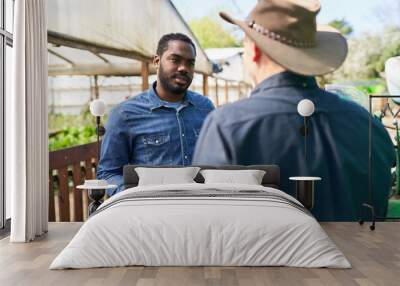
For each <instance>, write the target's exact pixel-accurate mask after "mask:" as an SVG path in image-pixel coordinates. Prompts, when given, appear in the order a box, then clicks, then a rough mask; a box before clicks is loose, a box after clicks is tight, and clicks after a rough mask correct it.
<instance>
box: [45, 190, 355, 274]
mask: <svg viewBox="0 0 400 286" xmlns="http://www.w3.org/2000/svg"><path fill="white" fill-rule="evenodd" d="M174 190H177V192H176V193H177V195H175V196H173V197H162V196H161V197H155V198H154V197H150V198H146V197H142V198H135V196H137V195H138V194H140V195H142V194H143V195H144V196H146V194H147V193H150V192H151V193H153V194H154V193H155V192H160V194H163V192H168V191H174ZM185 191H189V193H190V192H198V193H200V194H207V193H208V192H210V193H214V194H215V192H228V193H229V192H231V193H235V192H236V193H238V194H239V193H240V194H241V196H240V197H237V196H235V194H233V195H228V196H226V197H219V196H207V195H203V196H201V197H196V196H190V195H185V196H183V195H182V196H180V195H179V192H182V194H183V193H184V192H185ZM251 191H255V192H256V191H262V192H265V194H266V195H268V196H270V198H268V199H265V198H262V197H254V196H252V195H251V194H252V192H251ZM138 192H142V193H138ZM146 192H147V193H146ZM247 192H248V194H249V196H248V197H246V196H247ZM262 194H264V193H262ZM131 197H133V198H131ZM298 205H300V203H299V202H297V201H296V200H295V199H293V198H292V197H290V196H288V195H286V194H285V193H283V192H281V191H279V190H277V189H273V188H266V187H262V186H255V185H238V184H235V185H233V184H179V185H177V184H176V185H164V186H147V187H135V188H131V189H128V190H125V191H124V192H121V193H119V194H117V195H115V196H113V197H112V198H110V199H108V200H107V201H105V202H104V203H103V204H102V205H101V206H100V208H99V210H98V212H97V213H96V214H95V215H93V216H92V217H91V218H90V219H89V220H88V221H87V222H86V223H85V224H83V226H82V227H81V229H80V230H79V232H78V233H77V234H76V235H75V237H74V238H73V239H72V241H71V242H70V243H69V244H68V245H67V246H66V247H65V249H64V250H63V251H62V252H61V253H60V254H59V255H58V256H57V257H56V259H55V260H54V261H53V262H52V264H51V265H50V269H63V268H91V267H113V266H127V265H145V266H189V265H190V266H194V265H198V266H200V265H204V266H206V265H214V266H241V265H243V266H244V265H246V266H294V267H333V268H350V267H351V266H350V263H349V262H348V261H347V259H346V258H345V257H344V255H343V254H342V252H341V251H340V250H339V249H338V248H337V247H336V245H335V244H334V243H333V242H332V241H331V240H330V238H329V237H328V236H327V234H326V233H325V232H324V230H323V229H322V228H321V226H320V225H319V224H318V222H317V221H316V220H315V219H314V218H313V217H312V216H311V215H310V214H308V213H307V212H305V211H303V210H302V209H301V207H298Z"/></svg>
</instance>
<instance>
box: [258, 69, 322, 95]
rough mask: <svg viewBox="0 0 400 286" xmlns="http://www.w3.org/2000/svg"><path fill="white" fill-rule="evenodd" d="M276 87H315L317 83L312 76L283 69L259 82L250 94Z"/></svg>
mask: <svg viewBox="0 0 400 286" xmlns="http://www.w3.org/2000/svg"><path fill="white" fill-rule="evenodd" d="M276 87H303V88H316V87H318V85H317V81H316V80H315V78H314V77H311V76H304V75H299V74H295V73H292V72H290V71H284V72H281V73H277V74H274V75H272V76H270V77H268V78H266V79H264V80H263V81H262V82H260V83H259V84H258V85H257V86H256V87H255V88H254V90H253V91H252V92H251V96H253V95H257V94H259V93H260V92H263V91H265V90H268V89H271V88H276Z"/></svg>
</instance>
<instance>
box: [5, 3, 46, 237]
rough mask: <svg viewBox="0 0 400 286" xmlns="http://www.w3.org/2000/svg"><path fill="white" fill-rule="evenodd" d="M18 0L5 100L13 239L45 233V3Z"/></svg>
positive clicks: (7, 182)
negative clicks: (11, 64) (10, 79)
mask: <svg viewBox="0 0 400 286" xmlns="http://www.w3.org/2000/svg"><path fill="white" fill-rule="evenodd" d="M46 5H47V4H46V0H17V1H16V2H15V10H14V11H15V18H14V21H15V22H14V47H13V60H14V65H13V67H14V69H13V75H12V78H13V80H12V90H13V91H12V93H11V96H10V97H8V98H6V104H7V110H6V122H7V123H6V138H7V139H6V164H7V165H6V166H7V173H6V187H7V188H10V190H11V237H10V241H12V242H28V241H31V240H33V239H34V238H35V237H36V236H40V235H42V234H43V233H44V232H47V226H48V134H47V133H48V131H47V7H46Z"/></svg>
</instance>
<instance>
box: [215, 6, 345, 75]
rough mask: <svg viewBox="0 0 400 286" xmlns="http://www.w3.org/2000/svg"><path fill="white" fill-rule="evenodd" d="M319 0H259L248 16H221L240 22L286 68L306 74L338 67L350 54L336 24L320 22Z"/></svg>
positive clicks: (261, 47)
mask: <svg viewBox="0 0 400 286" xmlns="http://www.w3.org/2000/svg"><path fill="white" fill-rule="evenodd" d="M320 9H321V5H320V3H319V1H317V0H259V1H258V3H257V5H256V6H255V7H254V9H253V10H252V11H251V12H250V15H249V16H248V18H247V19H246V20H244V21H242V20H237V19H234V18H232V17H231V16H229V15H228V14H226V13H224V12H221V13H220V16H221V17H222V18H223V19H224V20H226V21H228V22H230V23H232V24H236V25H238V26H239V27H240V28H241V29H242V30H243V31H244V32H245V33H246V35H247V36H248V37H249V38H251V39H252V40H253V41H254V42H255V43H256V45H257V47H258V48H259V49H260V50H261V51H262V52H263V53H265V54H266V55H268V56H269V57H270V58H271V59H272V60H274V61H275V62H277V63H278V64H280V65H281V66H283V67H285V68H286V69H288V70H290V71H293V72H295V73H298V74H303V75H323V74H326V73H329V72H332V71H334V70H336V69H337V68H338V67H339V66H340V65H341V64H342V63H343V61H344V60H345V58H346V55H347V41H346V39H345V38H344V37H343V36H342V35H341V34H340V33H339V32H338V31H337V30H335V29H334V28H331V27H329V26H318V27H317V24H316V16H317V14H318V12H319V11H320Z"/></svg>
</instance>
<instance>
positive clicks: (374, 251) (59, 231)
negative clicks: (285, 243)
mask: <svg viewBox="0 0 400 286" xmlns="http://www.w3.org/2000/svg"><path fill="white" fill-rule="evenodd" d="M80 226H81V223H51V224H50V227H49V233H48V234H47V235H45V236H44V237H42V238H40V239H37V240H35V241H34V242H32V243H27V244H10V243H9V240H8V238H5V239H3V240H1V241H0V285H1V286H8V285H10V286H17V285H32V286H33V285H52V286H61V285H68V286H75V285H137V286H139V285H140V286H150V285H151V286H152V285H167V286H178V285H227V286H234V285H246V286H247V285H249V286H250V285H255V286H261V285H290V286H292V285H346V286H351V285H383V286H390V285H396V286H398V285H400V224H399V223H398V222H392V223H390V222H385V223H378V224H377V229H376V230H375V231H374V232H373V231H370V230H369V228H368V225H364V226H359V225H358V224H357V223H324V224H323V227H324V229H325V230H326V231H327V232H328V234H329V236H330V237H331V238H332V239H333V240H334V241H335V242H336V244H337V245H338V246H339V248H340V249H341V250H342V251H343V252H344V254H345V255H346V257H347V258H348V259H349V260H350V262H351V263H352V265H353V268H352V269H349V270H339V269H304V268H289V267H122V268H102V269H86V270H48V267H49V265H50V263H51V261H52V260H53V259H54V258H55V256H56V255H57V254H58V253H59V252H60V251H61V250H62V248H63V247H64V246H65V245H66V244H67V243H68V241H69V240H70V239H71V238H72V236H73V235H74V234H75V233H76V231H77V230H78V229H79V227H80Z"/></svg>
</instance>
